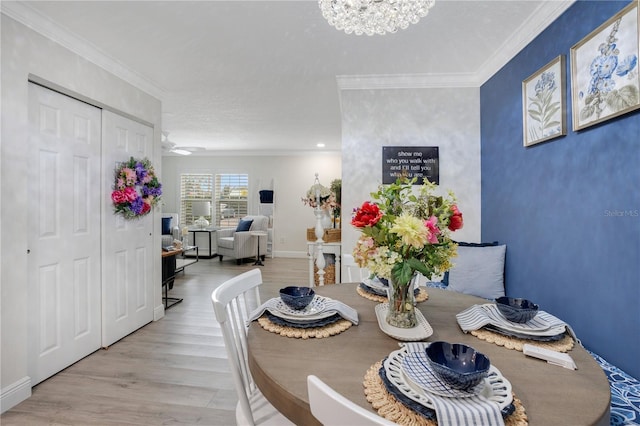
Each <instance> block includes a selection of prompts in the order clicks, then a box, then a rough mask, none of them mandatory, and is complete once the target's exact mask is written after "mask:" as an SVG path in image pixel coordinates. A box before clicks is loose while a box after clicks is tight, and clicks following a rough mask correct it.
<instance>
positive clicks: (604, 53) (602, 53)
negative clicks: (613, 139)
mask: <svg viewBox="0 0 640 426" xmlns="http://www.w3.org/2000/svg"><path fill="white" fill-rule="evenodd" d="M637 8H638V6H637V3H635V2H634V3H632V4H630V5H629V6H628V7H626V8H625V9H623V10H622V11H621V12H620V13H618V14H617V15H616V16H614V17H613V18H612V19H610V20H609V21H608V22H607V23H605V24H604V25H603V26H601V27H600V28H598V29H597V30H596V31H594V32H593V33H591V34H590V35H589V36H587V38H585V39H584V40H583V41H581V42H580V43H578V44H577V45H576V46H574V47H573V48H572V49H571V55H572V57H571V59H572V61H571V68H572V77H573V87H572V95H573V128H574V130H579V129H582V128H584V127H587V126H590V125H592V124H596V123H600V122H602V121H604V120H607V119H609V118H612V117H615V116H618V115H621V114H624V113H627V112H629V111H632V110H634V109H636V108H638V107H639V106H640V81H639V78H638V12H637Z"/></svg>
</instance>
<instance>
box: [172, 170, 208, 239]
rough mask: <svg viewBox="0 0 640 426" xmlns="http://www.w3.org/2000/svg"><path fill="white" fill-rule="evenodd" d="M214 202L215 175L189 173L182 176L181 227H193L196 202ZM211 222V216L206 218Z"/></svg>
mask: <svg viewBox="0 0 640 426" xmlns="http://www.w3.org/2000/svg"><path fill="white" fill-rule="evenodd" d="M212 200H213V175H210V174H194V173H188V174H183V175H180V226H181V227H182V226H187V225H192V224H193V222H194V221H195V220H196V219H197V217H193V209H192V204H193V202H194V201H212ZM205 219H207V220H208V221H209V222H211V216H205Z"/></svg>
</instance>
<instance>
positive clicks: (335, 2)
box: [318, 0, 435, 35]
mask: <svg viewBox="0 0 640 426" xmlns="http://www.w3.org/2000/svg"><path fill="white" fill-rule="evenodd" d="M434 3H435V0H318V4H319V5H320V10H321V11H322V16H324V18H325V19H326V20H327V21H328V22H329V24H331V25H332V26H334V27H336V28H337V29H338V30H344V32H345V33H347V34H351V33H356V34H357V35H362V34H366V35H374V34H385V33H395V32H397V31H398V30H399V29H403V30H404V29H405V28H407V27H408V26H409V25H411V24H416V23H418V21H419V20H420V18H422V17H424V16H426V15H427V13H429V9H430V8H431V7H432V6H433V4H434Z"/></svg>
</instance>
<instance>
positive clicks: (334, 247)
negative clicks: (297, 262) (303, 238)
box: [307, 241, 342, 287]
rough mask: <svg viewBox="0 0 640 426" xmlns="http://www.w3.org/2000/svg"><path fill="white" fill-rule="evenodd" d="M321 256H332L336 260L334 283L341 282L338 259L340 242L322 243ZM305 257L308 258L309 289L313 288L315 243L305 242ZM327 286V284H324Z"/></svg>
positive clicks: (340, 255) (340, 248)
mask: <svg viewBox="0 0 640 426" xmlns="http://www.w3.org/2000/svg"><path fill="white" fill-rule="evenodd" d="M322 253H323V254H333V255H334V257H335V259H336V264H335V268H336V283H339V282H341V279H340V258H341V257H342V242H337V243H324V244H322ZM307 255H308V256H309V287H313V286H314V277H313V276H314V267H315V260H316V243H315V242H314V241H307ZM325 284H327V283H325Z"/></svg>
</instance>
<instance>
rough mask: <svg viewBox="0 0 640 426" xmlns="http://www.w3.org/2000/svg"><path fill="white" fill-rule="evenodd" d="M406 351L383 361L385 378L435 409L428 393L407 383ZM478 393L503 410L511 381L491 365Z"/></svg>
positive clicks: (508, 399)
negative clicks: (403, 360)
mask: <svg viewBox="0 0 640 426" xmlns="http://www.w3.org/2000/svg"><path fill="white" fill-rule="evenodd" d="M407 353H408V351H407V348H402V349H399V350H397V351H394V352H391V353H390V354H389V357H388V358H387V359H386V360H385V362H384V369H385V372H386V374H387V379H388V380H389V381H390V382H391V383H392V384H393V385H394V386H395V387H396V388H398V390H399V391H400V392H402V394H403V395H405V396H406V397H407V398H409V399H411V400H412V401H415V402H417V403H418V404H422V405H424V406H425V407H427V408H430V409H432V410H435V407H434V405H433V403H432V402H431V399H430V397H429V393H428V392H426V391H425V390H423V389H421V388H419V387H418V386H415V385H412V384H409V382H408V381H407V378H406V376H405V374H404V373H403V371H402V358H403V357H404V356H405V355H406V354H407ZM479 395H481V396H484V397H485V398H487V399H489V400H490V401H494V402H496V403H497V404H498V406H499V407H500V410H504V409H505V408H506V407H507V406H508V405H509V404H511V402H512V401H513V396H512V395H511V383H510V382H509V381H508V380H507V379H505V378H504V376H503V375H502V373H500V370H498V369H497V368H496V367H494V366H493V365H492V366H491V367H490V368H489V376H488V377H487V378H486V379H485V386H484V387H483V388H482V390H481V391H480V393H479Z"/></svg>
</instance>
